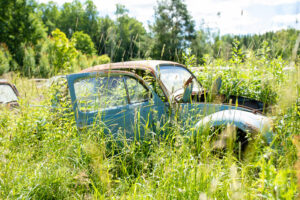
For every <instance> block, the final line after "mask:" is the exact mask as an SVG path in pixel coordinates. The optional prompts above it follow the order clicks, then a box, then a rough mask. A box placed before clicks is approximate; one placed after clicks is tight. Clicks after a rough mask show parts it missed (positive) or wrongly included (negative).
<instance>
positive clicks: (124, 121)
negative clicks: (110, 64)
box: [67, 72, 163, 138]
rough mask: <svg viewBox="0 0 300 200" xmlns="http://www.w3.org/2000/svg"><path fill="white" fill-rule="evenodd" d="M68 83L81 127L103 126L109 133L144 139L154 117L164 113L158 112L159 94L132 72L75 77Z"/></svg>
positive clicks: (84, 74)
mask: <svg viewBox="0 0 300 200" xmlns="http://www.w3.org/2000/svg"><path fill="white" fill-rule="evenodd" d="M67 80H68V85H69V90H70V95H71V100H72V103H73V109H74V112H75V119H76V122H77V126H78V127H79V128H82V127H87V126H93V125H94V124H99V123H101V124H103V125H104V127H106V132H111V133H112V134H116V133H117V132H118V131H121V132H122V133H126V137H128V138H129V137H133V136H135V137H143V135H144V133H145V131H146V129H152V128H153V124H154V121H153V119H154V115H156V113H162V112H163V111H159V112H157V108H158V107H159V108H160V110H161V106H158V105H162V104H163V103H162V102H161V101H160V99H159V98H158V97H157V96H156V94H155V93H153V92H152V91H151V90H150V89H149V88H148V87H147V86H146V85H145V84H144V83H143V81H142V80H141V79H140V78H137V77H135V76H133V75H130V74H128V73H124V74H123V73H120V72H119V73H115V72H114V73H105V72H101V73H99V72H98V73H81V74H71V75H68V76H67ZM153 113H154V115H153Z"/></svg>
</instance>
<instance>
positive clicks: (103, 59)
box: [92, 54, 110, 66]
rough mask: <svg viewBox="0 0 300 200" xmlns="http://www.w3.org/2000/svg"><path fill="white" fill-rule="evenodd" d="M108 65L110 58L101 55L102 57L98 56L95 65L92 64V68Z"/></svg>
mask: <svg viewBox="0 0 300 200" xmlns="http://www.w3.org/2000/svg"><path fill="white" fill-rule="evenodd" d="M107 63H110V58H109V57H108V56H107V55H106V54H104V55H101V56H97V57H96V58H95V59H94V61H93V63H92V66H95V65H102V64H107Z"/></svg>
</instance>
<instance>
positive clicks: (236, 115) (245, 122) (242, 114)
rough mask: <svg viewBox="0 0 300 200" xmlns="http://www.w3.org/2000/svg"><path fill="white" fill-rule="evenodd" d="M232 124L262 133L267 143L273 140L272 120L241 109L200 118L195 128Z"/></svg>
mask: <svg viewBox="0 0 300 200" xmlns="http://www.w3.org/2000/svg"><path fill="white" fill-rule="evenodd" d="M227 124H232V125H234V126H235V127H237V128H239V129H240V130H242V131H244V132H250V133H262V134H263V136H264V138H265V139H266V141H267V142H268V143H271V142H272V140H273V132H272V122H271V120H270V119H269V118H267V117H266V116H263V115H259V114H254V113H251V112H247V111H242V110H223V111H219V112H216V113H213V114H211V115H208V116H206V117H204V118H203V119H201V120H200V121H199V122H198V123H197V124H196V125H195V129H196V130H199V129H202V128H204V127H216V126H221V125H227Z"/></svg>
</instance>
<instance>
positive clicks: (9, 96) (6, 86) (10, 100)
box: [0, 79, 19, 107]
mask: <svg viewBox="0 0 300 200" xmlns="http://www.w3.org/2000/svg"><path fill="white" fill-rule="evenodd" d="M18 96H19V92H18V90H17V88H16V87H15V86H14V85H13V84H10V83H9V82H8V81H7V80H4V79H0V104H1V105H5V106H8V107H16V106H18V105H19V104H18Z"/></svg>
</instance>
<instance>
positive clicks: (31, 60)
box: [21, 46, 36, 77]
mask: <svg viewBox="0 0 300 200" xmlns="http://www.w3.org/2000/svg"><path fill="white" fill-rule="evenodd" d="M35 71H36V63H35V53H34V50H33V48H32V47H30V46H28V47H25V50H24V58H23V70H22V71H21V73H22V74H23V75H25V76H27V77H32V76H34V75H35Z"/></svg>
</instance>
